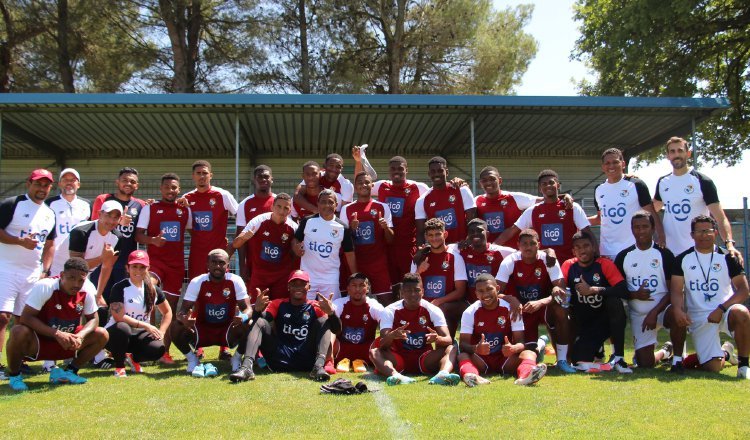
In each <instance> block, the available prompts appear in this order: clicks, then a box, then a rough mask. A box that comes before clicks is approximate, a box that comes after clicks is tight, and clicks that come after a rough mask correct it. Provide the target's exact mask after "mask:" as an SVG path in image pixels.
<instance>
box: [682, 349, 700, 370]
mask: <svg viewBox="0 0 750 440" xmlns="http://www.w3.org/2000/svg"><path fill="white" fill-rule="evenodd" d="M682 366H683V367H685V369H688V370H692V369H695V368H698V366H700V363H699V362H698V354H697V353H693V354H689V355H687V356H685V358H684V359H682Z"/></svg>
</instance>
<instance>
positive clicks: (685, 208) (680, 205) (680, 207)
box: [664, 199, 692, 222]
mask: <svg viewBox="0 0 750 440" xmlns="http://www.w3.org/2000/svg"><path fill="white" fill-rule="evenodd" d="M664 209H665V210H666V211H667V212H668V213H670V214H672V215H673V216H674V218H675V220H677V221H680V222H684V221H686V220H687V219H688V218H689V217H690V211H691V209H692V207H691V206H690V200H689V199H682V200H680V201H677V202H671V201H667V202H666V203H664Z"/></svg>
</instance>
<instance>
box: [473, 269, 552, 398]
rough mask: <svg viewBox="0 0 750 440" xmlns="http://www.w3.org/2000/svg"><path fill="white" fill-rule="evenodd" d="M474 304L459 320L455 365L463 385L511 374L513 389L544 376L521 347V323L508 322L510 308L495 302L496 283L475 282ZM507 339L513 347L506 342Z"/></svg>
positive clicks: (482, 279) (540, 366) (531, 352)
mask: <svg viewBox="0 0 750 440" xmlns="http://www.w3.org/2000/svg"><path fill="white" fill-rule="evenodd" d="M475 285H476V294H477V298H478V299H477V301H476V302H475V303H474V304H472V305H470V306H469V308H468V309H466V311H464V313H463V316H462V317H461V336H460V338H461V339H460V347H461V354H459V355H458V364H459V371H460V373H461V377H462V378H463V380H464V382H465V383H466V385H468V386H470V387H473V386H475V385H480V384H487V383H490V381H489V380H488V379H485V378H483V377H481V376H480V370H481V374H488V373H502V374H515V375H516V377H517V379H516V381H515V383H516V385H531V384H533V383H536V382H538V381H539V379H541V378H542V377H543V376H544V375H545V373H547V366H546V365H545V364H537V363H536V358H537V353H536V351H534V350H527V349H526V347H525V345H524V343H523V340H524V339H523V337H524V336H523V335H524V325H523V320H521V319H516V320H514V321H512V322H511V319H510V305H509V304H508V303H507V302H505V301H504V300H500V299H498V296H497V293H498V292H497V282H496V281H495V278H493V277H492V275H490V274H482V275H480V276H479V277H477V282H476V284H475ZM508 335H511V336H512V338H513V341H515V344H511V343H510V340H509V339H508Z"/></svg>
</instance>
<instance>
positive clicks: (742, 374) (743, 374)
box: [737, 367, 750, 379]
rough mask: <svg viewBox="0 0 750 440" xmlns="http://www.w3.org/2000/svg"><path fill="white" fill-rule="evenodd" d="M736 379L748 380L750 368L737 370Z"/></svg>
mask: <svg viewBox="0 0 750 440" xmlns="http://www.w3.org/2000/svg"><path fill="white" fill-rule="evenodd" d="M737 377H738V378H739V379H750V368H747V367H740V368H738V369H737Z"/></svg>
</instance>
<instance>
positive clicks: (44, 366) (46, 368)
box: [42, 361, 56, 373]
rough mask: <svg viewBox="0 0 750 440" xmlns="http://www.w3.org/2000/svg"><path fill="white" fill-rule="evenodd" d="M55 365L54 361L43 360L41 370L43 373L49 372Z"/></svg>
mask: <svg viewBox="0 0 750 440" xmlns="http://www.w3.org/2000/svg"><path fill="white" fill-rule="evenodd" d="M55 367H56V365H55V361H44V362H42V372H43V373H49V372H50V371H52V369H53V368H55Z"/></svg>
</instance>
